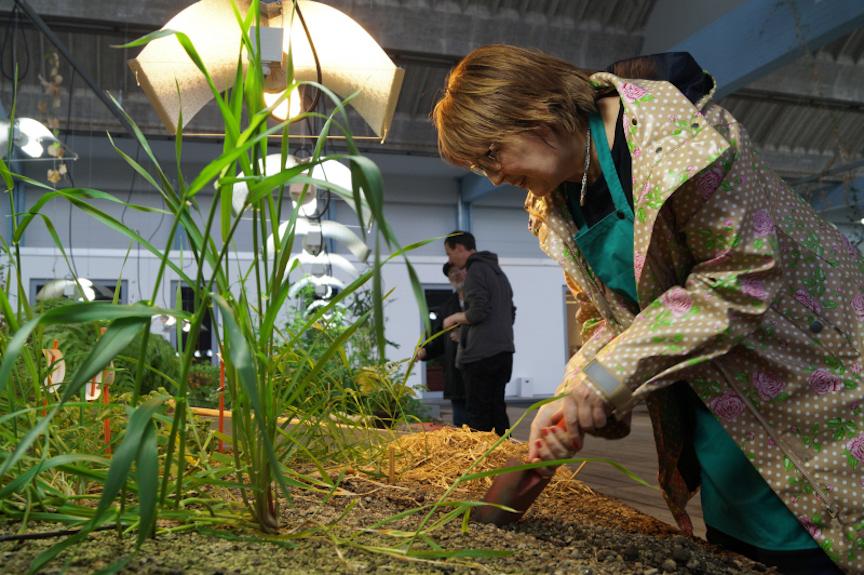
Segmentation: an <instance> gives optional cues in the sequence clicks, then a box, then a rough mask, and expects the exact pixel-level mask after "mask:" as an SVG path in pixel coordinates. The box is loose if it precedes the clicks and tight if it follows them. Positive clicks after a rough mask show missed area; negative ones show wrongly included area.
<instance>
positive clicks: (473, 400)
mask: <svg viewBox="0 0 864 575" xmlns="http://www.w3.org/2000/svg"><path fill="white" fill-rule="evenodd" d="M512 372H513V354H512V353H510V352H502V353H499V354H496V355H493V356H491V357H487V358H484V359H481V360H479V361H472V362H471V363H465V364H463V365H462V381H464V382H465V423H466V424H467V425H468V427H470V428H471V429H474V430H477V431H492V430H493V429H494V430H495V433H497V434H498V435H504V432H505V431H507V428H509V427H510V420H509V419H508V418H507V405H506V404H505V403H504V388H505V387H506V386H507V382H508V381H510V376H511V374H512Z"/></svg>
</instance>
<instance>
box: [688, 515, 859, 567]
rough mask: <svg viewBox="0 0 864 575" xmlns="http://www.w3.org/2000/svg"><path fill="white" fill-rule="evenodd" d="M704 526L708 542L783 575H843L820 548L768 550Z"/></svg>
mask: <svg viewBox="0 0 864 575" xmlns="http://www.w3.org/2000/svg"><path fill="white" fill-rule="evenodd" d="M706 527H707V532H706V534H705V538H706V539H707V540H708V543H711V544H713V545H719V546H720V547H723V548H724V549H728V550H729V551H734V552H735V553H740V554H741V555H743V556H745V557H749V558H750V559H752V560H753V561H758V562H759V563H764V564H765V565H768V566H769V567H776V568H777V570H778V571H779V572H780V573H782V574H783V575H843V572H842V571H840V569H839V568H838V567H837V565H835V564H834V562H833V561H831V559H829V558H828V556H827V555H825V552H824V551H822V550H821V549H804V550H801V551H769V550H767V549H762V548H760V547H754V546H752V545H750V544H749V543H745V542H744V541H741V540H739V539H735V538H734V537H732V536H730V535H726V534H725V533H723V532H722V531H718V530H716V529H714V528H713V527H711V526H710V525H709V526H706Z"/></svg>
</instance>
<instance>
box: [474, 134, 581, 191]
mask: <svg viewBox="0 0 864 575" xmlns="http://www.w3.org/2000/svg"><path fill="white" fill-rule="evenodd" d="M572 139H573V138H567V137H564V136H562V135H560V134H558V133H557V132H553V131H552V130H550V129H548V128H545V129H544V128H537V129H534V130H531V131H528V132H521V133H518V134H512V135H509V136H506V137H505V138H504V139H503V140H501V141H500V142H496V143H495V144H493V145H492V146H491V147H490V154H489V155H488V158H484V161H483V162H482V164H483V165H482V166H481V167H482V168H483V171H485V172H486V177H487V178H489V181H490V182H492V183H493V184H495V185H496V186H499V185H501V184H504V183H507V184H511V185H513V186H516V187H518V188H522V189H524V190H527V191H530V192H531V193H533V194H534V195H537V196H545V195H547V194H549V193H550V192H552V191H553V190H554V189H555V188H557V187H558V186H559V185H561V184H562V183H563V182H564V181H565V180H568V179H574V178H576V179H578V178H581V177H582V175H581V174H578V176H576V175H575V174H574V173H573V167H574V165H576V166H578V165H579V162H578V161H577V158H575V157H573V156H574V153H573V151H574V150H573V148H574V146H573V143H572V142H571V140H572Z"/></svg>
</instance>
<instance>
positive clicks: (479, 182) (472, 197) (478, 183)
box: [459, 174, 495, 204]
mask: <svg viewBox="0 0 864 575" xmlns="http://www.w3.org/2000/svg"><path fill="white" fill-rule="evenodd" d="M494 189H495V186H494V185H493V184H492V182H490V181H489V180H488V179H487V178H483V177H480V176H478V175H477V174H468V175H466V176H463V177H462V178H460V179H459V193H460V195H461V197H460V199H461V200H462V201H463V202H466V203H468V204H473V203H474V202H476V201H477V200H479V199H480V198H482V197H483V196H485V195H486V194H488V193H489V192H491V191H492V190H494Z"/></svg>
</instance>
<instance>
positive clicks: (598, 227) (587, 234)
mask: <svg viewBox="0 0 864 575" xmlns="http://www.w3.org/2000/svg"><path fill="white" fill-rule="evenodd" d="M588 122H589V125H590V127H591V139H592V140H593V143H594V148H595V149H596V150H597V158H598V159H599V160H600V167H601V168H602V170H603V177H604V178H605V179H606V185H607V186H608V187H609V192H610V193H611V194H612V203H613V204H614V205H615V210H614V211H613V212H612V213H611V214H608V215H606V216H605V217H604V218H603V219H602V220H600V221H599V222H597V223H596V224H594V225H593V226H591V227H588V225H586V223H585V218H584V217H582V211H581V210H580V209H579V204H578V202H575V203H573V204H574V205H572V207H571V212H572V214H573V219H574V220H575V221H576V225H577V226H579V231H578V232H577V233H576V236H575V237H574V240H575V241H576V245H578V246H579V250H580V251H581V252H582V256H583V257H584V258H585V259H586V260H588V263H589V264H590V265H591V269H592V270H594V273H595V274H597V276H598V277H599V278H600V279H601V280H603V283H604V284H605V285H606V286H607V287H609V288H611V289H613V290H615V291H616V292H619V293H621V294H624V295H626V296H628V297H629V298H630V299H631V300H633V301H634V302H638V301H639V299H638V298H637V297H636V280H635V277H634V275H633V209H632V208H631V207H630V204H629V203H628V202H627V197H626V196H625V195H624V188H622V187H621V180H620V179H619V178H618V171H617V170H616V169H615V163H614V162H613V161H612V154H610V153H609V143H608V141H607V140H606V128H605V127H604V126H603V120H602V119H601V118H600V116H599V115H598V114H590V115H589V116H588Z"/></svg>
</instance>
